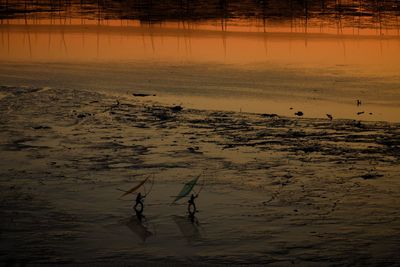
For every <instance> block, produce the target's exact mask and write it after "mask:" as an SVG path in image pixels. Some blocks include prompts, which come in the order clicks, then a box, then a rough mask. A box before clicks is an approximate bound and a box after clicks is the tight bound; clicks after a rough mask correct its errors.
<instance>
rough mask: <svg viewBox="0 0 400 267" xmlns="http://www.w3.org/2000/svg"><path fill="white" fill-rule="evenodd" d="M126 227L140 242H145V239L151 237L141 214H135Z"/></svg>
mask: <svg viewBox="0 0 400 267" xmlns="http://www.w3.org/2000/svg"><path fill="white" fill-rule="evenodd" d="M126 225H127V226H128V228H129V229H130V230H131V231H132V232H133V233H135V234H136V235H137V236H138V237H139V239H140V240H142V242H145V241H146V239H147V238H149V237H150V236H152V235H153V233H152V232H151V231H149V229H148V221H147V219H146V217H145V216H144V215H143V214H142V213H136V216H132V217H131V218H130V220H129V221H128V222H127V223H126Z"/></svg>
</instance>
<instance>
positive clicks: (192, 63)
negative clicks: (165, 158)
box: [0, 1, 400, 121]
mask: <svg viewBox="0 0 400 267" xmlns="http://www.w3.org/2000/svg"><path fill="white" fill-rule="evenodd" d="M8 2H9V3H8V5H7V6H6V5H5V3H4V1H3V2H2V4H1V7H2V10H3V11H4V10H5V11H7V12H3V13H2V14H3V16H2V18H3V19H2V24H1V25H0V35H1V43H0V61H1V64H0V69H1V73H0V81H1V83H2V84H7V85H33V86H50V87H58V88H81V89H93V90H102V91H107V92H111V93H123V94H126V93H128V94H131V93H132V92H145V93H151V94H156V95H157V96H156V97H152V98H151V99H152V100H156V101H161V102H164V103H179V104H183V105H185V106H187V107H194V108H205V109H223V110H234V111H245V112H262V113H264V112H266V113H277V114H280V115H286V116H293V113H294V112H295V111H298V110H301V111H303V112H304V113H305V116H306V117H325V116H326V114H327V113H329V114H332V115H333V116H334V118H351V119H361V120H387V121H400V112H399V109H400V64H398V62H400V53H399V51H400V36H399V27H398V24H397V21H398V15H397V13H398V12H397V9H396V8H394V7H393V5H390V3H388V2H385V4H379V6H376V5H374V4H371V3H369V2H368V1H360V2H357V3H355V2H352V1H348V2H344V1H343V2H341V3H340V4H338V3H336V4H333V3H332V2H330V1H325V2H324V1H322V2H318V3H320V4H321V3H324V5H322V6H321V5H317V3H316V2H313V1H310V2H307V1H306V2H305V4H307V5H306V6H304V5H303V6H298V3H297V4H296V5H294V4H293V3H292V2H291V1H288V2H287V3H286V2H282V3H281V4H278V3H275V2H271V3H270V5H271V6H270V7H271V8H264V7H265V3H264V4H262V2H260V3H258V4H254V2H251V3H253V4H251V3H250V2H249V3H247V4H243V5H238V4H234V3H235V2H234V1H232V2H228V1H226V2H223V3H225V4H226V6H222V7H221V6H219V7H218V8H219V9H218V8H216V7H215V5H214V4H215V3H214V4H213V2H212V1H200V2H198V3H203V4H204V5H203V6H201V5H200V4H198V5H195V6H192V7H190V6H189V7H186V8H183V7H181V6H177V5H176V3H175V2H174V1H172V2H168V3H169V5H170V6H169V7H170V8H171V9H168V10H169V11H168V12H166V14H163V15H162V12H160V10H162V9H163V8H164V9H166V7H165V6H163V5H161V3H163V2H158V4H157V5H153V6H151V5H149V3H147V2H143V3H147V4H146V5H144V6H143V5H142V6H141V5H139V4H138V2H130V3H133V4H128V2H125V1H104V2H103V4H101V5H100V4H99V5H97V1H96V3H92V2H90V1H83V4H82V5H81V4H80V3H76V2H74V1H65V2H63V1H61V2H58V4H56V3H53V2H52V1H49V2H47V3H46V2H43V1H41V5H39V4H37V3H35V2H34V1H33V2H29V3H28V4H27V5H25V2H24V1H8ZM77 2H79V1H77ZM134 3H136V4H134ZM290 3H292V6H290ZM374 3H375V2H374ZM283 4H284V5H285V8H283V7H282V6H280V5H283ZM204 7H208V8H209V9H205V8H204ZM210 7H213V8H210ZM245 7H247V8H245ZM279 7H280V8H279ZM305 7H307V9H306V10H305V9H304V8H305ZM182 8H183V9H182ZM221 8H222V10H225V11H224V12H223V13H221V12H219V13H218V12H217V11H216V10H220V11H221ZM166 10H167V9H166ZM182 10H183V11H185V12H184V14H186V15H185V16H178V14H182V12H183V11H182ZM205 10H210V11H209V12H208V13H207V12H206V11H205ZM246 10H247V13H246V12H245V11H246ZM267 10H268V11H267ZM274 10H275V11H276V12H273V11H274ZM277 10H279V12H278V11H277ZM18 11H19V12H18ZM33 11H35V12H33ZM179 12H181V13H179ZM190 12H192V13H190ZM127 14H130V15H129V16H128V15H127ZM144 14H147V19H146V18H144V17H141V16H142V15H143V16H144ZM190 14H191V15H190ZM189 15H190V16H189ZM149 22H150V23H149ZM357 99H360V100H361V101H362V103H363V105H361V106H357V105H355V103H356V100H357ZM358 112H364V113H362V114H360V115H357V113H358Z"/></svg>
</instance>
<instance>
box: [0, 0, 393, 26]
mask: <svg viewBox="0 0 400 267" xmlns="http://www.w3.org/2000/svg"><path fill="white" fill-rule="evenodd" d="M0 11H1V13H0V14H1V18H6V17H21V16H35V17H37V16H38V14H39V15H40V16H42V17H49V16H53V15H54V16H56V15H57V16H59V17H71V16H72V17H85V18H96V19H110V18H114V19H138V20H140V21H143V22H147V23H149V22H150V23H152V22H162V21H176V20H178V21H198V20H209V19H214V20H221V21H222V22H223V21H226V20H230V19H242V18H247V19H248V18H250V19H259V20H262V21H263V23H264V24H265V23H266V21H267V19H268V21H288V22H289V21H292V20H294V19H301V20H305V21H309V20H313V19H321V18H322V19H323V20H327V21H329V20H332V21H334V20H335V21H337V20H338V19H339V20H340V21H353V22H354V20H355V19H356V20H357V21H358V22H359V23H362V24H363V25H366V26H368V24H371V23H380V25H381V23H384V22H386V24H390V25H392V24H393V25H395V24H396V23H394V22H396V21H397V16H399V15H400V3H399V1H398V0H40V1H37V0H30V1H28V0H0ZM223 27H224V26H223Z"/></svg>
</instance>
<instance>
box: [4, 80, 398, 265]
mask: <svg viewBox="0 0 400 267" xmlns="http://www.w3.org/2000/svg"><path fill="white" fill-rule="evenodd" d="M0 95H1V98H0V129H1V131H0V153H1V159H2V160H1V162H0V177H1V179H0V181H1V182H0V187H1V191H0V192H1V193H0V197H1V210H0V212H1V217H2V218H5V219H2V220H1V224H0V227H1V228H0V229H1V239H0V243H1V246H0V252H1V253H0V255H1V256H0V258H1V261H2V262H8V263H15V262H16V263H111V262H121V263H135V262H136V263H143V262H154V263H160V262H162V263H165V262H170V263H175V264H177V263H181V264H192V263H197V262H201V263H204V264H228V263H229V264H244V263H253V264H284V265H287V264H305V265H310V264H317V265H318V264H324V265H336V264H346V265H347V264H351V265H359V266H361V265H366V264H368V265H383V264H385V265H386V264H396V263H397V262H399V260H400V259H399V256H398V253H397V252H398V249H399V247H400V243H399V240H400V239H399V229H400V221H399V216H400V213H399V211H398V208H399V207H400V203H399V196H400V193H399V192H400V190H399V189H400V180H399V177H400V175H399V174H400V165H399V160H400V153H399V148H400V138H399V136H400V134H399V133H400V125H399V124H394V123H386V122H363V121H361V122H359V121H352V120H335V119H333V121H330V120H329V119H303V118H287V117H280V116H265V115H264V116H263V115H262V114H251V113H235V112H221V111H204V110H194V109H186V108H185V107H184V106H183V109H182V110H180V109H179V108H176V107H173V106H165V105H160V104H157V103H154V102H151V101H150V100H148V99H147V98H142V97H134V96H132V97H128V96H111V95H105V94H99V93H95V92H89V91H84V90H57V89H51V88H29V87H25V88H22V87H18V88H17V87H1V88H0ZM203 171H204V175H203V179H204V180H205V186H204V190H203V191H202V193H201V195H200V197H199V199H198V201H197V205H198V208H199V210H200V212H199V213H198V215H197V216H196V223H193V222H190V221H188V220H187V217H186V206H185V202H184V201H182V202H181V203H180V204H179V205H170V203H171V202H172V199H171V196H174V195H176V193H177V192H178V191H179V190H180V189H181V186H182V183H183V182H185V181H187V180H188V179H189V178H191V177H193V175H194V174H196V175H197V174H199V173H201V172H203ZM147 174H154V176H155V186H154V189H153V191H152V193H151V194H150V195H149V197H148V198H147V199H146V202H145V215H146V219H147V220H146V222H145V223H138V222H137V221H135V218H134V217H132V199H133V198H126V199H118V196H119V195H120V192H119V191H117V190H116V189H117V188H130V187H131V186H132V185H133V184H135V183H136V182H137V181H140V180H141V179H143V175H147Z"/></svg>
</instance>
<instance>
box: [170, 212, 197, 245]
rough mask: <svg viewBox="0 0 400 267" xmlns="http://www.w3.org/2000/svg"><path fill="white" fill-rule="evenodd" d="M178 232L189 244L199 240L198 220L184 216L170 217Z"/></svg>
mask: <svg viewBox="0 0 400 267" xmlns="http://www.w3.org/2000/svg"><path fill="white" fill-rule="evenodd" d="M172 218H173V219H174V221H175V223H176V225H177V226H178V228H179V230H180V231H181V233H182V234H183V236H184V237H185V238H186V240H187V241H188V242H189V243H191V242H194V241H196V240H198V239H200V238H201V234H200V230H199V225H200V223H199V220H198V219H197V218H196V216H194V215H190V214H189V216H188V217H186V216H176V215H175V216H172Z"/></svg>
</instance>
